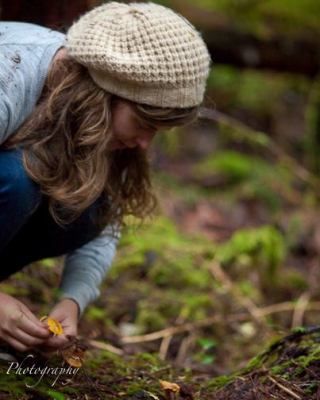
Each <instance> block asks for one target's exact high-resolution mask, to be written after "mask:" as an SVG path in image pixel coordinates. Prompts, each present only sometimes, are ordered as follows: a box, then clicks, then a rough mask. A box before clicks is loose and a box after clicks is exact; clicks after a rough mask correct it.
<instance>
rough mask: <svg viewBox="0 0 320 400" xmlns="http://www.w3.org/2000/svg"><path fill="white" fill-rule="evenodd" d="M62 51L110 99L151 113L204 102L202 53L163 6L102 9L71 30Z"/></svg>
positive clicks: (185, 25)
mask: <svg viewBox="0 0 320 400" xmlns="http://www.w3.org/2000/svg"><path fill="white" fill-rule="evenodd" d="M66 47H67V50H68V53H69V55H71V56H72V57H73V58H74V59H75V60H76V61H78V62H79V63H80V64H82V65H84V66H86V67H87V68H88V70H89V73H90V75H91V77H92V79H93V80H94V81H95V82H96V84H97V85H98V86H100V87H101V88H103V89H105V90H106V91H108V92H109V93H112V94H116V95H118V96H120V97H123V98H125V99H128V100H132V101H134V102H137V103H142V104H148V105H152V106H156V107H172V108H184V107H193V106H197V105H199V104H200V103H201V102H202V100H203V95H204V91H205V86H206V79H207V77H208V74H209V65H210V57H209V54H208V50H207V47H206V45H205V43H204V41H203V40H202V38H201V36H200V34H199V33H198V32H197V31H196V30H195V28H194V27H193V26H192V25H191V24H190V23H189V22H188V21H187V20H186V19H184V18H183V17H182V16H180V15H179V14H177V13H175V12H174V11H172V10H171V9H169V8H166V7H164V6H161V5H158V4H154V3H129V4H126V3H118V2H108V3H105V4H103V5H101V6H99V7H96V8H94V9H92V10H91V11H89V12H88V13H86V14H85V15H83V16H82V17H81V18H80V19H79V20H78V21H77V22H75V23H74V24H73V25H72V26H71V28H70V29H69V31H68V32H67V40H66Z"/></svg>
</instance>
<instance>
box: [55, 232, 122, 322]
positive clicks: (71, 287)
mask: <svg viewBox="0 0 320 400" xmlns="http://www.w3.org/2000/svg"><path fill="white" fill-rule="evenodd" d="M119 237H120V233H119V232H118V233H116V234H114V233H113V234H111V229H110V228H106V229H105V230H104V231H103V232H102V234H101V235H100V236H98V237H97V238H95V239H93V240H92V241H91V242H89V243H87V244H85V245H84V246H82V247H80V248H79V249H77V250H75V251H74V252H72V253H70V254H68V255H67V256H66V258H65V264H64V269H63V273H62V279H61V283H60V290H61V291H62V295H61V297H60V298H70V299H73V300H74V301H76V303H77V304H78V306H79V309H80V315H81V314H82V313H83V311H84V309H85V307H86V306H87V305H88V304H89V303H91V302H92V301H94V300H95V299H96V298H97V297H99V295H100V291H99V285H100V284H101V282H102V281H103V279H104V278H105V276H106V274H107V273H108V271H109V269H110V266H111V264H112V261H113V259H114V256H115V252H116V246H117V242H118V240H119Z"/></svg>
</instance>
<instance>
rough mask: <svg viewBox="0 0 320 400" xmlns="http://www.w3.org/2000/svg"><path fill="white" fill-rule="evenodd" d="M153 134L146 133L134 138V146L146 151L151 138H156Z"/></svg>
mask: <svg viewBox="0 0 320 400" xmlns="http://www.w3.org/2000/svg"><path fill="white" fill-rule="evenodd" d="M156 133H157V132H156V131H155V132H148V134H146V135H139V136H137V138H136V144H137V145H138V146H140V147H141V149H143V150H148V149H149V147H150V145H151V142H152V140H153V138H154V137H155V136H156Z"/></svg>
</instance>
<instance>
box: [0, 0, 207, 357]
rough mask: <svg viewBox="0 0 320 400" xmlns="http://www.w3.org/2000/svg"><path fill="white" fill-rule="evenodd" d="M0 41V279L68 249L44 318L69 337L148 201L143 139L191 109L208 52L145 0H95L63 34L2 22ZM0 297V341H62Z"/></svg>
mask: <svg viewBox="0 0 320 400" xmlns="http://www.w3.org/2000/svg"><path fill="white" fill-rule="evenodd" d="M0 44H1V46H0V77H1V79H0V223H1V225H0V226H1V228H0V266H1V268H0V278H1V279H5V278H6V277H8V276H9V275H11V274H12V273H14V272H16V271H17V270H19V269H21V268H22V267H24V266H25V265H28V264H30V263H31V262H34V261H37V260H40V259H43V258H47V257H55V256H59V255H63V254H66V257H65V265H64V269H63V275H62V280H61V283H60V296H59V298H58V299H57V303H56V304H55V305H54V307H53V309H52V311H51V313H50V315H49V316H50V317H51V318H55V319H57V320H59V321H60V322H61V324H62V326H63V328H64V332H65V333H66V334H69V335H75V334H76V333H77V322H78V318H79V317H80V316H81V314H82V313H83V310H84V308H85V307H86V305H87V304H88V303H89V302H91V301H93V300H94V299H95V298H97V296H98V295H99V290H98V286H99V284H100V283H101V281H102V279H103V278H104V276H105V275H106V273H107V271H108V269H109V267H110V265H111V262H112V259H113V257H114V253H115V247H116V243H117V238H118V236H119V233H118V232H119V229H120V227H121V225H122V223H123V217H124V216H125V215H130V214H131V215H134V216H136V217H138V218H143V217H145V216H146V215H149V214H150V213H151V212H152V210H153V208H154V205H155V197H154V195H153V193H152V189H151V183H150V174H149V167H148V161H147V157H146V150H147V149H148V148H149V146H150V143H151V142H152V139H153V138H154V136H155V135H156V134H157V132H158V131H159V130H165V129H171V128H172V127H174V126H178V125H183V124H186V123H190V122H192V121H194V120H195V118H196V117H197V113H198V107H199V105H200V104H201V102H202V99H203V95H204V91H205V82H206V79H207V77H208V72H209V63H210V60H209V55H208V51H207V48H206V46H205V44H204V42H203V40H202V39H201V37H200V35H199V34H198V32H196V30H195V29H194V28H193V27H192V26H191V25H190V24H189V23H188V22H187V21H186V20H185V19H184V18H182V17H181V16H179V15H178V14H176V13H174V12H173V11H172V10H170V9H168V8H166V7H163V6H160V5H156V4H153V3H131V4H125V3H117V2H109V3H106V4H103V5H101V6H99V7H97V8H95V9H93V10H91V11H90V12H88V13H87V14H85V15H84V16H82V17H81V18H80V19H79V20H78V21H77V22H76V23H74V24H73V25H72V26H71V28H70V29H69V31H68V32H67V35H66V37H65V36H64V35H62V34H61V33H58V32H54V31H51V30H49V29H46V28H43V27H39V26H36V25H32V24H24V23H9V22H1V23H0ZM0 302H1V306H2V307H1V310H0V339H2V340H4V341H6V342H7V343H8V344H9V345H11V346H12V347H14V348H15V349H16V350H18V351H26V350H28V349H30V348H32V347H34V346H38V345H41V346H44V347H46V348H47V349H56V348H60V347H62V346H64V345H65V344H66V342H67V339H66V338H65V337H54V338H53V337H51V336H50V334H49V332H48V330H47V329H46V328H45V327H44V326H43V324H42V323H40V322H39V321H38V319H37V317H36V316H35V315H33V314H32V313H31V311H30V310H29V309H28V308H27V307H26V306H25V305H24V304H22V303H21V302H19V301H18V300H16V299H14V298H13V297H11V296H8V295H7V294H5V293H0Z"/></svg>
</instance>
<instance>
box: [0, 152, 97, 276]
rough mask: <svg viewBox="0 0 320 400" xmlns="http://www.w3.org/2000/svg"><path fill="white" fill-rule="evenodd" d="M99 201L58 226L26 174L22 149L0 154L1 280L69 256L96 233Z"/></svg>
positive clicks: (41, 196)
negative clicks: (36, 264) (45, 260)
mask: <svg viewBox="0 0 320 400" xmlns="http://www.w3.org/2000/svg"><path fill="white" fill-rule="evenodd" d="M97 213H98V202H96V203H94V204H93V205H92V206H90V207H89V208H88V209H87V210H85V211H84V212H83V213H82V214H81V215H80V217H78V218H77V219H76V220H75V221H74V222H72V223H69V224H68V225H66V226H63V227H61V226H60V225H59V224H57V223H56V222H55V220H54V219H53V218H52V217H51V215H50V213H49V211H48V199H47V198H46V197H45V196H43V195H42V194H41V192H40V189H39V187H38V186H37V184H36V183H35V182H33V181H32V180H31V179H30V178H29V176H28V175H27V173H26V171H25V169H24V167H23V164H22V152H21V150H13V151H0V280H3V279H5V278H7V277H8V276H10V275H11V274H13V273H15V272H16V271H18V270H20V269H21V268H23V267H24V266H26V265H28V264H30V263H32V262H35V261H38V260H41V259H43V258H49V257H56V256H60V255H63V254H66V253H69V252H71V251H73V250H76V249H77V248H79V247H81V246H82V245H84V244H86V243H87V242H89V241H90V240H92V239H93V238H94V237H96V236H97V235H98V234H99V229H98V227H97V226H96V224H95V223H94V219H95V217H96V216H97Z"/></svg>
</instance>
